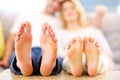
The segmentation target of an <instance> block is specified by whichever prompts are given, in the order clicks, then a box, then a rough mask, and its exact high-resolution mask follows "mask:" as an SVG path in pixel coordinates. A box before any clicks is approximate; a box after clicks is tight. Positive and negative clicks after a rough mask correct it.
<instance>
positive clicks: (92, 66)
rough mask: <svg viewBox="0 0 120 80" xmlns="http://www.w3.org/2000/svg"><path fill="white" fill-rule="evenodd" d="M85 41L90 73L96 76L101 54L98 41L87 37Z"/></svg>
mask: <svg viewBox="0 0 120 80" xmlns="http://www.w3.org/2000/svg"><path fill="white" fill-rule="evenodd" d="M83 43H84V53H85V57H86V65H87V71H88V75H89V76H96V75H97V70H98V62H99V56H100V50H99V45H98V42H96V43H95V40H94V38H87V37H85V38H84V41H83Z"/></svg>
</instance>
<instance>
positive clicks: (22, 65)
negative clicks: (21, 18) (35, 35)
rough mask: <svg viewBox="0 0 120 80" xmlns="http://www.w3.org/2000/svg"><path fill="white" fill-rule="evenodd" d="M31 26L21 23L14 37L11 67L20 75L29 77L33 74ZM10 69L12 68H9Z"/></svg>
mask: <svg viewBox="0 0 120 80" xmlns="http://www.w3.org/2000/svg"><path fill="white" fill-rule="evenodd" d="M31 45H32V36H31V25H30V24H29V23H28V22H26V23H23V24H22V25H21V27H20V29H19V32H18V33H17V35H16V39H15V55H16V56H15V55H13V61H12V62H11V66H12V67H15V68H17V70H18V71H20V72H21V74H23V75H25V76H29V75H31V74H32V72H33V66H32V59H31ZM11 69H12V68H11Z"/></svg>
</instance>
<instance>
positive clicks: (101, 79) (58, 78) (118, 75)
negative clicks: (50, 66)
mask: <svg viewBox="0 0 120 80" xmlns="http://www.w3.org/2000/svg"><path fill="white" fill-rule="evenodd" d="M0 80H120V72H119V71H109V72H107V73H105V74H101V75H98V76H96V77H89V76H87V75H83V76H81V77H73V76H72V75H68V74H66V73H65V72H64V71H62V72H61V73H60V74H58V75H55V76H50V77H42V76H30V77H24V76H18V75H14V74H13V73H11V71H10V70H9V69H7V70H5V71H3V72H2V73H0Z"/></svg>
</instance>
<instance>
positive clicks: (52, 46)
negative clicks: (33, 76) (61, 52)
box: [40, 23, 57, 76]
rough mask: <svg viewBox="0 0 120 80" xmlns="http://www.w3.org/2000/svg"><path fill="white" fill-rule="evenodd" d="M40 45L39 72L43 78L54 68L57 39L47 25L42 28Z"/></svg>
mask: <svg viewBox="0 0 120 80" xmlns="http://www.w3.org/2000/svg"><path fill="white" fill-rule="evenodd" d="M40 44H41V48H42V61H41V66H40V72H41V74H42V75H43V76H49V75H50V74H51V73H52V70H53V69H54V67H55V66H56V58H57V39H56V37H55V33H54V32H53V29H52V28H51V26H50V25H48V24H47V23H45V24H44V25H43V26H42V31H41V36H40Z"/></svg>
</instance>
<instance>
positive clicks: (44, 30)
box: [41, 23, 47, 34]
mask: <svg viewBox="0 0 120 80" xmlns="http://www.w3.org/2000/svg"><path fill="white" fill-rule="evenodd" d="M46 31H47V23H44V24H43V25H42V29H41V34H46Z"/></svg>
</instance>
